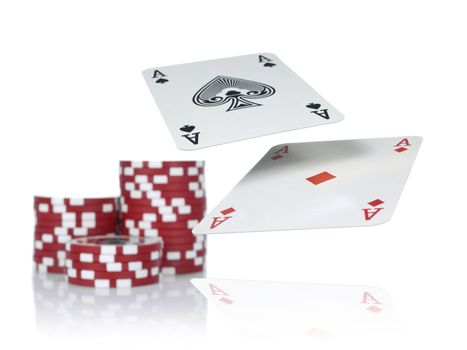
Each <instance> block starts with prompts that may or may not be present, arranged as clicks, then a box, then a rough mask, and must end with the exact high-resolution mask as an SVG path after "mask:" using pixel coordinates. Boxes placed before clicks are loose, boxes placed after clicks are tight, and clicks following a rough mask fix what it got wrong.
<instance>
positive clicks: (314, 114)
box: [143, 53, 344, 150]
mask: <svg viewBox="0 0 467 350" xmlns="http://www.w3.org/2000/svg"><path fill="white" fill-rule="evenodd" d="M143 76H144V78H145V80H146V82H147V84H148V86H149V89H150V90H151V93H152V95H153V97H154V99H155V101H156V103H157V105H158V107H159V109H160V111H161V113H162V116H163V117H164V119H165V122H166V124H167V126H168V128H169V130H170V132H171V134H172V137H173V138H174V140H175V143H176V145H177V147H178V148H180V149H182V150H195V149H200V148H205V147H209V146H215V145H220V144H224V143H228V142H234V141H240V140H244V139H248V138H253V137H258V136H263V135H269V134H274V133H278V132H282V131H287V130H294V129H300V128H306V127H310V126H316V125H321V124H328V123H335V122H338V121H341V120H342V119H343V118H344V117H343V115H342V114H341V113H340V112H339V111H337V110H336V109H335V108H334V107H333V106H332V105H330V104H329V102H327V101H326V100H324V99H323V98H322V97H321V96H320V95H318V93H317V92H316V91H315V90H313V89H312V88H311V87H310V86H309V85H308V84H307V83H306V82H305V81H303V80H302V79H301V78H300V77H299V76H298V75H297V74H295V73H294V72H293V71H292V70H291V69H290V68H288V67H287V66H286V65H285V64H284V63H282V61H280V60H279V58H278V57H277V56H275V55H274V54H270V53H260V54H253V55H246V56H239V57H231V58H224V59H217V60H211V61H203V62H195V63H188V64H181V65H175V66H167V67H157V68H151V69H147V70H145V71H144V72H143Z"/></svg>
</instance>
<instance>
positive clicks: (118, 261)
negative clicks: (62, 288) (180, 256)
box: [66, 235, 162, 288]
mask: <svg viewBox="0 0 467 350" xmlns="http://www.w3.org/2000/svg"><path fill="white" fill-rule="evenodd" d="M161 261H162V240H161V239H160V238H158V237H129V236H126V237H124V236H119V235H106V236H95V237H85V238H78V239H73V240H71V241H70V242H68V243H67V244H66V268H67V269H66V276H67V281H68V283H70V284H74V285H78V286H83V287H96V288H128V287H138V286H146V285H149V284H155V283H157V282H159V272H160V266H161Z"/></svg>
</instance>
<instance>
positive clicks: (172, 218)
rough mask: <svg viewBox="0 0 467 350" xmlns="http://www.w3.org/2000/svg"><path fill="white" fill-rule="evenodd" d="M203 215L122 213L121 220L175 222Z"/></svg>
mask: <svg viewBox="0 0 467 350" xmlns="http://www.w3.org/2000/svg"><path fill="white" fill-rule="evenodd" d="M203 217H204V212H203V213H197V214H156V213H151V212H148V213H122V222H123V223H125V222H126V220H133V221H135V223H136V222H141V221H143V222H151V223H176V222H188V221H190V220H199V221H201V220H202V219H203Z"/></svg>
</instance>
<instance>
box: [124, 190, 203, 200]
mask: <svg viewBox="0 0 467 350" xmlns="http://www.w3.org/2000/svg"><path fill="white" fill-rule="evenodd" d="M121 193H122V197H123V198H125V202H127V199H128V200H134V199H162V198H163V199H172V198H185V199H190V200H193V199H205V198H206V191H205V190H197V191H189V190H184V191H181V190H177V191H164V190H154V191H138V190H134V191H127V190H125V189H122V190H121Z"/></svg>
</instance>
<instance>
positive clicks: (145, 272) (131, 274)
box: [65, 266, 160, 280]
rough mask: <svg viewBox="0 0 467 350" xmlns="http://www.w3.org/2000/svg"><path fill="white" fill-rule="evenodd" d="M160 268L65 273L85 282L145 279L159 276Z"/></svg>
mask: <svg viewBox="0 0 467 350" xmlns="http://www.w3.org/2000/svg"><path fill="white" fill-rule="evenodd" d="M159 271H160V269H159V266H154V267H152V268H150V269H141V270H136V271H120V272H107V271H94V270H79V269H73V268H70V269H66V270H65V273H66V274H67V276H68V277H71V278H80V279H84V280H96V279H110V280H115V279H122V278H130V279H144V278H148V277H151V276H157V275H159Z"/></svg>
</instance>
